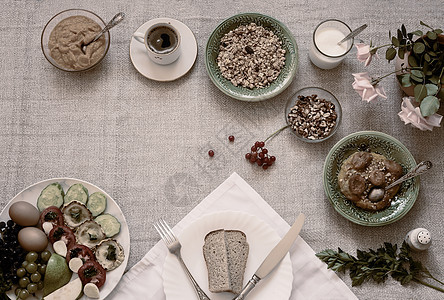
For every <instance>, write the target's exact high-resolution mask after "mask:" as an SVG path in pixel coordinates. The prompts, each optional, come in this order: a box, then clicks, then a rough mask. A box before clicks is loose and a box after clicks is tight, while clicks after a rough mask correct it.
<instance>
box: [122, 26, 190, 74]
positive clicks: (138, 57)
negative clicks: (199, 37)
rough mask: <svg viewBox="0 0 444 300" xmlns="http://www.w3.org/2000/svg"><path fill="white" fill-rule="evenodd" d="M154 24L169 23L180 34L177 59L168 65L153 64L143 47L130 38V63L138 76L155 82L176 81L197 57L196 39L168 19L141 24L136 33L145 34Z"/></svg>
mask: <svg viewBox="0 0 444 300" xmlns="http://www.w3.org/2000/svg"><path fill="white" fill-rule="evenodd" d="M156 23H169V24H171V25H172V26H174V27H175V28H176V29H177V30H178V31H179V34H180V43H181V48H180V51H181V54H180V56H179V58H178V59H177V60H176V61H175V62H173V63H171V64H169V65H159V64H156V63H155V62H153V61H152V60H151V59H150V58H149V57H148V53H147V50H146V47H145V44H142V43H140V42H138V41H136V39H135V38H133V37H131V42H130V57H131V62H132V63H133V65H134V67H135V68H136V70H137V71H139V73H140V74H142V75H143V76H145V77H146V78H149V79H152V80H156V81H173V80H176V79H178V78H180V77H182V76H183V75H185V74H186V73H188V71H189V70H190V69H191V67H192V66H193V65H194V62H195V61H196V57H197V42H196V37H195V36H194V34H193V32H192V31H191V29H190V28H188V26H187V25H185V24H184V23H182V22H180V21H178V20H175V19H170V18H158V19H153V20H149V21H148V22H146V23H144V24H142V25H141V26H140V27H139V28H138V29H137V30H136V32H141V33H145V31H147V30H148V28H150V27H151V26H152V25H154V24H156Z"/></svg>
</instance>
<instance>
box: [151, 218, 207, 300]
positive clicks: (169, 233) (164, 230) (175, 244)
mask: <svg viewBox="0 0 444 300" xmlns="http://www.w3.org/2000/svg"><path fill="white" fill-rule="evenodd" d="M154 228H156V230H157V232H158V233H159V234H160V237H161V238H162V240H163V241H164V242H165V244H166V246H167V248H168V250H169V251H170V253H171V254H174V255H175V256H176V257H177V260H179V262H180V264H181V265H182V268H183V269H184V271H185V273H186V274H187V275H188V278H189V279H190V281H191V283H192V284H193V286H194V289H195V291H196V294H197V296H198V297H199V299H200V300H210V298H209V297H208V296H207V295H206V294H205V292H204V291H203V290H202V289H201V288H200V286H199V284H197V282H196V280H195V279H194V278H193V275H191V273H190V271H189V270H188V268H187V266H186V265H185V262H184V261H183V259H182V255H181V254H180V249H181V248H182V245H181V244H180V242H179V240H178V239H177V237H176V236H175V235H174V233H173V230H172V229H171V228H170V226H168V224H167V223H166V222H165V220H164V219H160V220H158V221H157V222H156V223H154Z"/></svg>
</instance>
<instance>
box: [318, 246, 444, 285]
mask: <svg viewBox="0 0 444 300" xmlns="http://www.w3.org/2000/svg"><path fill="white" fill-rule="evenodd" d="M356 252H357V257H354V256H352V255H350V254H348V253H346V252H344V251H342V250H341V248H338V251H334V250H331V249H326V250H324V251H321V252H319V253H316V256H317V257H318V258H319V259H320V260H322V261H323V262H325V263H326V264H327V267H328V268H329V269H332V270H334V271H336V272H345V270H349V275H350V279H351V280H352V286H359V285H361V284H363V283H364V282H365V281H369V280H373V281H375V282H377V283H382V282H385V281H386V280H387V278H388V277H389V276H391V277H392V278H393V279H395V280H396V281H398V282H399V283H401V285H407V284H409V283H411V282H412V281H413V282H416V283H419V284H423V285H425V286H427V287H430V288H433V289H435V290H437V291H440V292H442V293H444V283H443V282H442V281H439V280H438V279H436V278H435V277H433V276H432V274H430V272H429V271H428V270H427V268H426V267H424V266H423V265H422V264H421V262H419V261H415V260H414V259H413V258H412V256H411V254H410V248H409V246H408V245H407V244H406V243H405V242H403V244H402V246H401V248H399V249H398V247H397V245H392V244H390V243H384V246H383V247H381V248H378V249H377V250H376V251H375V250H372V249H369V250H368V251H362V250H357V251H356ZM425 278H428V279H432V280H434V281H436V282H437V283H439V286H435V285H432V284H430V283H428V282H426V281H424V279H425Z"/></svg>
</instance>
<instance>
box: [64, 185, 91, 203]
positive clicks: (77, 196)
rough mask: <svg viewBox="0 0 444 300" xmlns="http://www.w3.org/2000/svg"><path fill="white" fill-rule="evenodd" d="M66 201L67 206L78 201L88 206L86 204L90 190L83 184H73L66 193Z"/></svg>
mask: <svg viewBox="0 0 444 300" xmlns="http://www.w3.org/2000/svg"><path fill="white" fill-rule="evenodd" d="M64 200H65V204H67V203H69V202H71V201H74V200H76V201H79V202H81V203H83V204H85V205H86V202H88V190H87V189H86V187H84V186H83V184H81V183H76V184H73V185H71V186H70V187H69V189H68V191H67V192H66V195H65V198H64Z"/></svg>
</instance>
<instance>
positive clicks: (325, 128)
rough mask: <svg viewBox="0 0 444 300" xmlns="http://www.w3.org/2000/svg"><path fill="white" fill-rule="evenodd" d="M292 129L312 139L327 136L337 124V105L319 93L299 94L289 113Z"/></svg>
mask: <svg viewBox="0 0 444 300" xmlns="http://www.w3.org/2000/svg"><path fill="white" fill-rule="evenodd" d="M287 118H288V121H289V123H290V127H291V129H293V130H294V131H296V132H297V133H298V134H299V135H301V136H302V137H304V138H307V139H310V140H318V139H323V138H326V137H327V136H328V135H329V134H330V133H331V131H332V130H333V128H334V127H335V125H336V119H337V114H336V111H335V105H334V104H333V103H331V102H330V101H327V100H325V99H319V98H318V96H317V95H311V96H298V100H297V101H296V103H295V105H294V106H293V107H292V108H291V109H290V112H289V113H288V116H287Z"/></svg>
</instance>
